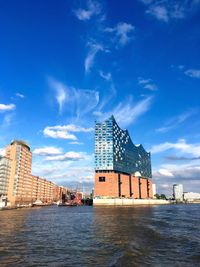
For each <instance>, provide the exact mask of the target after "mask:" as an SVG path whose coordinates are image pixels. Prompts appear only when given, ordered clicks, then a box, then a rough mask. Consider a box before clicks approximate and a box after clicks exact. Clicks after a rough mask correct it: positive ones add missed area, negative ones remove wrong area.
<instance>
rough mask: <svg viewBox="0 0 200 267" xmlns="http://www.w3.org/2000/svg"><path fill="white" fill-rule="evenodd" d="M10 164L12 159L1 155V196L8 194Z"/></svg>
mask: <svg viewBox="0 0 200 267" xmlns="http://www.w3.org/2000/svg"><path fill="white" fill-rule="evenodd" d="M10 164H11V161H10V159H8V158H6V157H1V156H0V196H5V195H7V194H8V185H9V178H10Z"/></svg>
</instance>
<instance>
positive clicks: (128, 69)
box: [0, 0, 200, 194]
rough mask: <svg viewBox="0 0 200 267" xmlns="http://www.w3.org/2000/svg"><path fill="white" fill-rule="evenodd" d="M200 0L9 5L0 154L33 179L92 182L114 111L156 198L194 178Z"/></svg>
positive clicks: (2, 47)
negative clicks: (15, 143)
mask: <svg viewBox="0 0 200 267" xmlns="http://www.w3.org/2000/svg"><path fill="white" fill-rule="evenodd" d="M199 12H200V1H197V0H193V1H162V2H159V1H156V0H149V1H147V0H138V1H126V5H124V2H123V1H117V2H115V3H114V1H92V0H89V1H64V0H61V1H59V2H56V1H48V4H47V3H45V1H37V2H36V1H32V0H30V1H24V0H19V1H12V0H11V1H9V3H8V2H6V1H4V2H2V3H1V9H0V22H1V23H0V32H1V39H2V41H1V43H0V55H1V62H0V68H1V74H0V77H1V79H0V122H1V126H0V153H1V154H3V149H4V147H5V145H6V144H9V143H10V140H13V139H22V140H25V141H27V142H28V143H29V144H30V146H31V148H32V152H33V173H34V174H36V175H39V176H43V177H45V178H47V179H49V180H51V181H52V182H55V183H56V184H59V185H64V186H68V187H76V185H77V184H79V185H80V183H82V184H84V186H85V188H88V190H89V189H91V188H92V187H93V180H94V125H95V123H94V122H95V121H101V122H102V121H104V120H105V119H107V118H108V117H109V116H111V115H112V114H113V115H114V116H115V118H116V121H117V122H118V124H119V126H120V127H121V128H123V129H128V131H129V133H130V135H131V137H132V140H133V142H134V144H138V143H142V144H143V145H144V147H145V148H146V149H147V151H150V152H151V159H152V175H153V181H154V183H156V185H157V191H158V192H160V193H166V194H171V193H172V185H173V184H174V183H180V184H183V186H184V189H185V190H186V191H194V192H196V191H197V189H196V188H197V186H198V185H199V179H200V167H199V166H200V141H199V139H200V134H199V130H200V123H199V120H198V117H199V113H200V109H199V98H200V92H199V85H200V65H199V60H198V59H199V56H200V54H199V53H200V52H199V45H200V34H199V22H200V21H199V20H200V16H199Z"/></svg>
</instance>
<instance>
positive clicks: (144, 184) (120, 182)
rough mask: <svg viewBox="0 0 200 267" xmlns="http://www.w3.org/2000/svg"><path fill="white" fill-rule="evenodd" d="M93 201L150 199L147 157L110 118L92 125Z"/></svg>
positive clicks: (149, 158) (150, 174) (150, 182)
mask: <svg viewBox="0 0 200 267" xmlns="http://www.w3.org/2000/svg"><path fill="white" fill-rule="evenodd" d="M94 196H95V197H130V198H152V196H153V194H152V173H151V155H150V153H148V152H146V151H145V149H144V148H143V146H142V145H134V144H133V142H132V140H131V138H130V136H129V133H128V131H127V130H122V129H121V128H120V127H119V126H118V124H117V123H116V121H115V118H114V117H113V116H111V117H110V118H109V119H107V120H105V121H104V122H102V123H100V122H96V123H95V189H94Z"/></svg>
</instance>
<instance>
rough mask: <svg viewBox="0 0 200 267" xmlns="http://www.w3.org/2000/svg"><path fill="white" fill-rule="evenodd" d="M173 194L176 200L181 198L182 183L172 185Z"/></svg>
mask: <svg viewBox="0 0 200 267" xmlns="http://www.w3.org/2000/svg"><path fill="white" fill-rule="evenodd" d="M173 196H174V199H175V200H178V201H182V200H183V185H182V184H174V185H173Z"/></svg>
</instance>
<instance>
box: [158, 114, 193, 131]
mask: <svg viewBox="0 0 200 267" xmlns="http://www.w3.org/2000/svg"><path fill="white" fill-rule="evenodd" d="M197 112H198V110H196V109H190V110H188V111H186V112H184V113H182V114H180V115H178V116H176V117H174V118H171V119H170V120H169V121H167V122H166V123H165V124H164V126H163V127H160V128H158V129H156V132H160V133H165V132H168V131H169V130H172V129H174V128H177V127H178V126H179V125H180V124H182V123H183V122H185V121H186V120H187V119H188V118H190V117H192V116H193V115H195V114H197Z"/></svg>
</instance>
